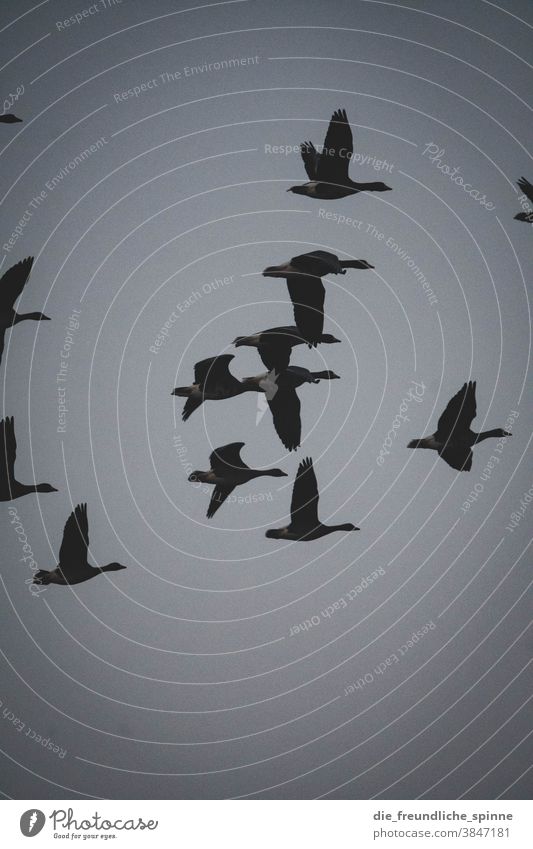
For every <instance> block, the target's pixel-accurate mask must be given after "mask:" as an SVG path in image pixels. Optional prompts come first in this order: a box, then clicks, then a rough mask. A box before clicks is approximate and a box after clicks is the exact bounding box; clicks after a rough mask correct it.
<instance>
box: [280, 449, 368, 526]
mask: <svg viewBox="0 0 533 849" xmlns="http://www.w3.org/2000/svg"><path fill="white" fill-rule="evenodd" d="M358 530H359V528H356V527H355V525H352V524H351V523H349V522H348V523H345V524H343V525H323V524H322V522H321V521H320V520H319V518H318V484H317V481H316V475H315V472H314V469H313V461H312V460H311V459H310V458H309V457H308V458H307V459H306V460H303V461H302V462H301V463H300V465H299V467H298V472H297V474H296V479H295V481H294V487H293V490H292V500H291V521H290V524H288V525H287V526H286V527H285V528H271V529H270V530H268V531H267V532H266V534H265V536H267V537H268V538H269V539H291V540H305V541H310V540H314V539H320V537H325V536H326V535H327V534H332V533H334V531H358Z"/></svg>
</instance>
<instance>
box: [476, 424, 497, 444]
mask: <svg viewBox="0 0 533 849" xmlns="http://www.w3.org/2000/svg"><path fill="white" fill-rule="evenodd" d="M501 435H502V431H501V428H499V427H497V428H494V429H493V430H482V431H481V433H478V434H476V438H475V440H474V444H475V443H477V442H483V440H484V439H491V438H493V437H496V438H497V437H500V436H501Z"/></svg>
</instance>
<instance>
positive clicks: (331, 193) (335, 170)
mask: <svg viewBox="0 0 533 849" xmlns="http://www.w3.org/2000/svg"><path fill="white" fill-rule="evenodd" d="M300 151H301V154H302V159H303V162H304V166H305V170H306V172H307V176H308V177H309V180H310V182H309V183H303V185H301V186H291V187H290V189H287V191H288V192H294V194H296V195H307V197H313V198H319V199H320V200H336V199H337V198H344V197H347V196H348V195H354V194H356V193H357V192H389V191H391V188H390V186H387V185H385V183H376V182H374V183H354V181H353V180H350V178H349V176H348V169H349V165H350V159H351V158H352V156H353V138H352V131H351V129H350V125H349V123H348V116H347V115H346V110H345V109H337V111H336V112H334V113H333V115H332V117H331V121H330V122H329V127H328V131H327V133H326V139H325V141H324V147H323V149H322V153H318V151H317V150H316V148H315V146H314V144H313V142H310V141H307V142H304V143H303V144H302V145H300Z"/></svg>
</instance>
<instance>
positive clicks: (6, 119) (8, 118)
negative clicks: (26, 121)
mask: <svg viewBox="0 0 533 849" xmlns="http://www.w3.org/2000/svg"><path fill="white" fill-rule="evenodd" d="M2 123H3V124H20V123H22V118H17V116H16V115H2Z"/></svg>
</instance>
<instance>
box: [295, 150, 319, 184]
mask: <svg viewBox="0 0 533 849" xmlns="http://www.w3.org/2000/svg"><path fill="white" fill-rule="evenodd" d="M300 153H301V155H302V159H303V162H304V167H305V170H306V172H307V176H308V177H309V179H310V180H316V175H317V169H318V163H319V161H320V154H319V153H318V151H317V149H316V147H315V146H314V144H313V142H310V141H306V142H303V144H301V145H300Z"/></svg>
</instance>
